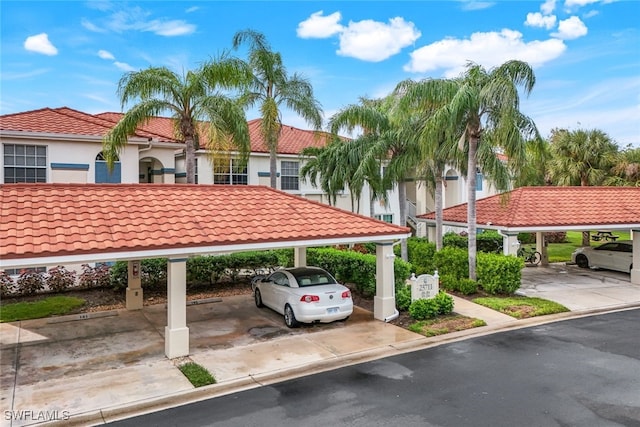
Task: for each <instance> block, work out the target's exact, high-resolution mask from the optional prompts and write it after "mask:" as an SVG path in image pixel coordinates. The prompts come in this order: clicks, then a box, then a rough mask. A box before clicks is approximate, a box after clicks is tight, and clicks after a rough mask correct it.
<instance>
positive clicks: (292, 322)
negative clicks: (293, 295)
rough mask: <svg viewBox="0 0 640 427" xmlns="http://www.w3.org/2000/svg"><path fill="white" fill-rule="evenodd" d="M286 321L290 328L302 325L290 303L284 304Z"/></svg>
mask: <svg viewBox="0 0 640 427" xmlns="http://www.w3.org/2000/svg"><path fill="white" fill-rule="evenodd" d="M284 323H285V324H286V325H287V326H288V327H290V328H296V327H298V326H299V325H300V324H299V323H298V321H297V320H296V315H295V314H293V309H292V308H291V306H290V305H289V304H287V305H285V306H284Z"/></svg>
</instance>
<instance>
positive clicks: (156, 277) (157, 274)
mask: <svg viewBox="0 0 640 427" xmlns="http://www.w3.org/2000/svg"><path fill="white" fill-rule="evenodd" d="M140 283H141V285H142V287H143V288H154V287H161V286H166V285H167V259H166V258H151V259H143V260H142V262H140Z"/></svg>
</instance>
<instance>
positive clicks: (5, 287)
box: [0, 271, 16, 297]
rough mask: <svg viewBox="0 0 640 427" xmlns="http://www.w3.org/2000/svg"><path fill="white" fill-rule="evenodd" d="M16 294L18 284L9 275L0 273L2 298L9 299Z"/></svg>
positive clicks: (0, 293)
mask: <svg viewBox="0 0 640 427" xmlns="http://www.w3.org/2000/svg"><path fill="white" fill-rule="evenodd" d="M15 292H16V284H15V282H14V281H13V279H12V278H11V276H9V275H8V274H7V273H5V272H4V271H0V297H7V296H9V295H13V294H14V293H15Z"/></svg>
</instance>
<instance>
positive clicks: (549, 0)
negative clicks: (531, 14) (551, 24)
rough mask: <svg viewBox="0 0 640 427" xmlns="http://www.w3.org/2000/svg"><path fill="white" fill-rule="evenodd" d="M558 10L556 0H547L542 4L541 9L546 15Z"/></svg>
mask: <svg viewBox="0 0 640 427" xmlns="http://www.w3.org/2000/svg"><path fill="white" fill-rule="evenodd" d="M554 10H556V0H546V1H545V2H544V3H542V6H540V11H541V12H542V13H543V14H545V15H551V14H552V13H553V11H554Z"/></svg>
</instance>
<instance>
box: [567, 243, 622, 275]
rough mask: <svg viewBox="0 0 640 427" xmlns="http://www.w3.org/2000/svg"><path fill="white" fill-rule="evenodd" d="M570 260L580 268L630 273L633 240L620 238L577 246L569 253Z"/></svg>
mask: <svg viewBox="0 0 640 427" xmlns="http://www.w3.org/2000/svg"><path fill="white" fill-rule="evenodd" d="M571 260H572V261H573V262H575V263H576V264H577V265H578V266H579V267H582V268H606V269H608V270H616V271H622V272H623V273H631V267H632V264H633V242H631V241H630V240H622V241H616V242H608V243H604V244H602V245H600V246H596V247H590V246H588V247H583V248H578V249H576V250H575V251H574V252H573V253H572V254H571Z"/></svg>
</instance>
